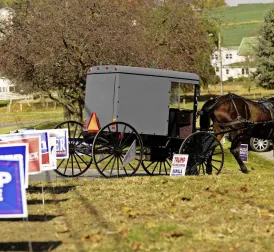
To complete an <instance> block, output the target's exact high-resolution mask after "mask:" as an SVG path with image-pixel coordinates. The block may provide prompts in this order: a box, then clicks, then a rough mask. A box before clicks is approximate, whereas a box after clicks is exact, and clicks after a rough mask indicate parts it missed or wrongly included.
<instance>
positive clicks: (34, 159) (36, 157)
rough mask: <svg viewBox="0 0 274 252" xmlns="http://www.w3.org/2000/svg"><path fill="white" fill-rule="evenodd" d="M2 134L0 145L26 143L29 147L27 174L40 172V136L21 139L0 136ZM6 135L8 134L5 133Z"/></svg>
mask: <svg viewBox="0 0 274 252" xmlns="http://www.w3.org/2000/svg"><path fill="white" fill-rule="evenodd" d="M2 136H3V135H0V145H1V144H18V143H27V144H28V147H29V170H28V174H37V173H40V172H42V170H41V167H42V155H41V154H42V153H41V137H40V136H36V137H30V138H22V139H15V140H14V139H12V140H11V139H10V140H8V138H2ZM5 136H8V135H5Z"/></svg>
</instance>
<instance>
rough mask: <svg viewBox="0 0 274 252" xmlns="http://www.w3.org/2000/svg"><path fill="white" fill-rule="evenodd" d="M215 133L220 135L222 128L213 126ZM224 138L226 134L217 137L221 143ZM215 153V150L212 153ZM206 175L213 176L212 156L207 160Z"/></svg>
mask: <svg viewBox="0 0 274 252" xmlns="http://www.w3.org/2000/svg"><path fill="white" fill-rule="evenodd" d="M213 131H214V133H218V132H220V131H221V128H220V127H219V126H217V125H213ZM223 136H224V134H218V135H216V137H217V139H218V140H219V141H221V140H222V138H223ZM213 151H214V150H212V153H213ZM206 173H207V174H209V175H210V174H212V155H209V157H208V158H207V160H206Z"/></svg>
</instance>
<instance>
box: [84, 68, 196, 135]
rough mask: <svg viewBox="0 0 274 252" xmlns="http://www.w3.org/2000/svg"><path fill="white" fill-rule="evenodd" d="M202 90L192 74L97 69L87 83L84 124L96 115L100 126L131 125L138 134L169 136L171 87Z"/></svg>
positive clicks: (136, 69)
mask: <svg viewBox="0 0 274 252" xmlns="http://www.w3.org/2000/svg"><path fill="white" fill-rule="evenodd" d="M177 82H178V83H187V84H193V85H195V86H197V89H198V87H199V76H198V75H197V74H193V73H186V72H177V71H169V70H161V69H152V68H140V67H129V66H115V65H110V66H95V67H92V68H91V69H89V71H88V74H87V83H86V96H85V120H86V122H88V121H89V119H90V116H91V113H92V112H95V113H96V114H97V117H98V119H99V123H100V125H101V126H104V125H106V124H108V123H110V122H112V121H115V120H116V121H123V122H126V123H128V124H130V125H132V126H133V127H134V128H135V129H136V130H137V131H138V133H139V134H145V135H161V136H167V135H168V128H169V113H170V112H169V102H170V91H171V83H177Z"/></svg>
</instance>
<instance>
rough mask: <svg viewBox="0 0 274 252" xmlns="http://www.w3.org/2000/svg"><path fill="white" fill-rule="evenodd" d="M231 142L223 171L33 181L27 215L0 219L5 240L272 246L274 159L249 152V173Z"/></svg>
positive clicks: (88, 246)
mask: <svg viewBox="0 0 274 252" xmlns="http://www.w3.org/2000/svg"><path fill="white" fill-rule="evenodd" d="M227 147H228V145H225V149H226V154H225V167H224V169H223V171H222V173H221V175H219V176H197V177H196V176H194V177H175V178H174V177H169V176H164V177H149V176H139V177H138V176H135V177H131V178H123V179H92V180H89V179H85V178H84V179H83V178H82V179H70V180H63V181H61V180H58V181H54V182H52V183H44V182H43V183H42V182H41V181H37V182H32V183H31V186H30V188H29V189H28V192H27V198H28V209H29V222H22V221H20V220H17V221H11V222H10V221H1V228H2V229H3V230H5V232H3V233H2V235H1V237H0V244H1V243H4V242H9V243H10V244H13V243H15V242H26V243H27V242H28V241H32V242H36V244H38V245H37V246H39V242H40V243H41V245H42V242H49V244H51V246H52V250H50V251H56V252H58V251H77V252H78V251H119V252H120V251H176V252H177V251H216V252H217V251H273V249H274V207H273V200H274V194H273V192H274V191H273V190H274V189H273V182H274V174H273V163H272V162H270V161H267V160H265V159H263V158H261V157H260V156H258V155H257V154H255V153H251V154H250V157H249V160H250V161H249V163H248V167H249V169H250V171H251V173H250V174H242V173H241V172H240V171H239V169H238V167H237V166H236V164H235V161H234V160H233V159H232V157H231V155H230V154H229V151H228V149H227ZM42 185H43V188H44V190H45V205H43V204H42V194H41V190H42ZM11 237H13V238H12V239H11ZM54 244H58V246H57V247H56V248H54ZM41 245H40V246H41ZM53 248H54V249H53ZM0 251H1V247H0ZM38 251H39V249H38Z"/></svg>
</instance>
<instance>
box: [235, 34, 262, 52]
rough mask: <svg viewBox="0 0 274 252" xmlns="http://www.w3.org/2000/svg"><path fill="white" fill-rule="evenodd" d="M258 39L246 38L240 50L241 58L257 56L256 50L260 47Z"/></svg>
mask: <svg viewBox="0 0 274 252" xmlns="http://www.w3.org/2000/svg"><path fill="white" fill-rule="evenodd" d="M258 43H259V40H258V37H245V38H243V39H242V42H241V44H240V46H239V49H238V55H239V56H251V55H255V54H256V48H257V46H258Z"/></svg>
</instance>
